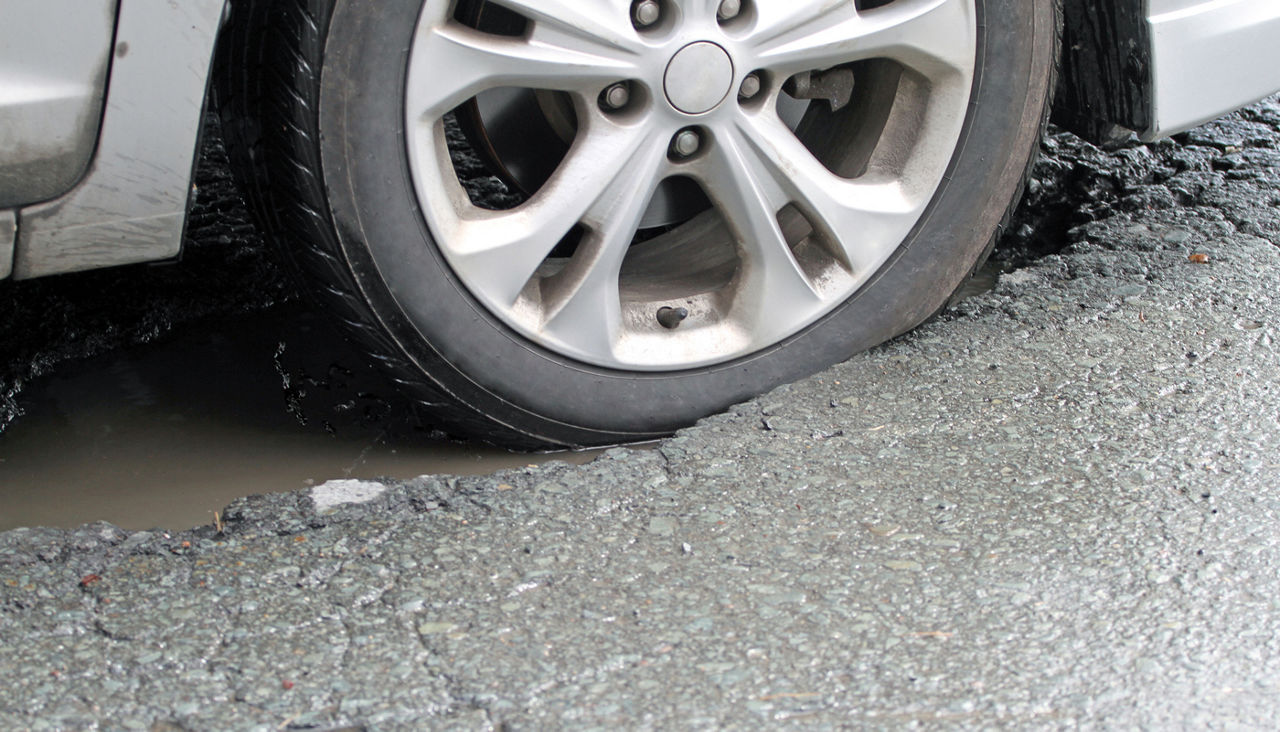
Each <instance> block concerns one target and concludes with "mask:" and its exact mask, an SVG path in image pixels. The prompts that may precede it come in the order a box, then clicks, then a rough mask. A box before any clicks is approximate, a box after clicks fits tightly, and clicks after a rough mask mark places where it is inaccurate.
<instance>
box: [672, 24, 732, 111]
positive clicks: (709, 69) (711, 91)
mask: <svg viewBox="0 0 1280 732" xmlns="http://www.w3.org/2000/svg"><path fill="white" fill-rule="evenodd" d="M663 85H664V86H665V88H666V92H667V100H668V101H670V102H671V106H673V107H675V108H676V109H678V110H680V111H681V112H684V113H685V114H705V113H707V112H710V111H711V110H713V109H715V108H716V107H718V106H720V103H721V102H723V101H724V100H725V97H727V96H729V91H730V90H731V89H732V88H733V59H731V58H729V52H728V51H726V50H724V49H723V48H721V47H719V46H717V45H716V44H714V43H710V42H708V41H699V42H698V43H690V44H689V45H687V46H685V47H684V48H682V49H680V51H679V52H678V53H676V55H675V56H674V57H672V59H671V63H670V64H668V65H667V76H666V79H665V80H664V83H663Z"/></svg>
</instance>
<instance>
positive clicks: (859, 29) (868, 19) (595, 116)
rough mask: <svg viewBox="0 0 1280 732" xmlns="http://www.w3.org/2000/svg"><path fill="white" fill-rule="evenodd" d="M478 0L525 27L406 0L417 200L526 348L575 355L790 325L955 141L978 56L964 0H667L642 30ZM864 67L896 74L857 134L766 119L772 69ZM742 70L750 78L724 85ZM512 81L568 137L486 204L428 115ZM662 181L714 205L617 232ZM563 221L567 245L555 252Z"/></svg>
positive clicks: (835, 299) (915, 199) (609, 361)
mask: <svg viewBox="0 0 1280 732" xmlns="http://www.w3.org/2000/svg"><path fill="white" fill-rule="evenodd" d="M488 1H489V2H492V3H494V4H496V5H499V6H501V7H503V8H505V9H507V10H509V11H512V12H514V13H516V14H518V15H519V16H522V17H523V18H524V19H525V20H526V21H528V25H527V28H526V29H525V32H524V33H523V34H522V35H519V36H509V35H497V34H490V33H485V32H482V31H480V30H477V29H475V28H472V27H468V26H466V25H463V24H462V23H460V22H459V21H457V20H455V18H454V13H453V9H454V1H453V0H426V2H425V4H424V7H423V10H422V13H421V16H420V20H419V24H418V28H417V30H416V35H415V40H414V44H413V48H412V51H411V55H410V60H409V68H408V78H407V89H406V104H405V113H406V116H407V123H408V125H407V128H406V129H407V130H408V131H409V134H408V140H407V144H408V154H409V161H410V169H411V173H412V177H413V181H414V185H415V187H416V192H417V196H418V200H419V202H420V204H421V206H422V210H423V213H424V215H425V217H426V220H427V223H428V225H429V227H430V228H431V231H432V233H433V235H434V237H435V240H436V241H437V242H438V245H439V247H440V248H441V250H442V252H443V254H444V256H445V258H446V259H447V261H448V262H449V264H450V266H451V267H452V269H453V270H454V272H455V274H456V275H457V276H458V278H459V279H460V280H461V282H462V283H464V284H465V286H466V287H467V289H468V290H469V292H470V293H471V295H472V296H473V297H475V298H476V299H477V300H478V301H480V302H481V303H482V304H483V305H484V306H485V307H486V308H487V309H489V310H490V311H491V312H492V313H493V314H494V315H496V316H497V317H498V318H500V319H501V320H502V321H503V322H505V323H506V324H507V325H509V326H511V327H512V328H514V329H516V330H517V331H518V332H520V333H522V334H523V335H524V336H526V337H528V338H529V339H530V340H532V341H533V342H534V343H536V344H538V345H540V346H542V347H544V348H547V349H549V350H551V351H554V352H558V353H560V354H563V355H566V356H569V357H571V358H575V359H578V360H581V361H583V362H586V363H590V364H594V365H598V366H603V367H610V368H618V369H623V370H630V371H668V370H678V369H686V368H694V367H698V366H706V365H711V364H715V363H721V362H725V361H728V360H731V359H735V358H739V357H742V356H745V355H748V354H751V353H754V352H756V351H759V350H761V349H764V348H767V347H769V346H772V345H774V344H776V343H778V342H779V341H781V340H783V339H785V338H787V337H789V336H791V335H794V334H796V333H797V332H799V331H801V330H802V329H804V328H805V327H806V326H808V325H811V324H812V323H814V322H815V321H817V320H818V319H819V318H821V317H822V316H823V315H825V314H827V313H829V312H831V311H832V310H833V309H834V308H835V307H837V306H838V305H839V304H840V303H842V302H844V301H846V300H847V299H848V298H849V297H850V296H851V295H852V294H853V293H854V292H855V291H857V290H858V288H860V287H861V286H862V285H863V284H865V283H866V282H867V281H868V279H869V278H870V277H871V276H872V275H873V274H874V273H875V272H876V271H877V270H878V269H879V268H880V267H881V266H882V265H883V264H884V263H885V262H886V261H888V259H889V257H890V256H891V255H892V254H893V253H894V252H895V251H896V250H897V249H898V247H899V245H900V244H901V243H902V242H903V240H904V239H905V238H906V237H907V235H908V234H909V233H910V232H911V230H912V229H913V228H914V227H915V226H916V225H917V223H919V221H920V219H921V217H922V215H923V214H924V211H925V209H926V207H927V206H928V204H929V201H930V200H931V198H932V197H933V195H934V193H935V192H936V191H937V189H938V186H939V185H940V183H941V182H942V180H943V176H944V175H945V173H946V170H947V166H948V164H949V162H950V160H951V158H952V156H953V154H954V152H955V150H956V147H957V145H958V144H959V140H960V135H961V131H962V128H963V125H964V121H965V117H966V113H967V107H968V104H969V98H970V90H971V85H972V82H973V75H974V66H975V58H976V53H977V26H976V11H975V7H974V0H890V2H888V3H887V4H884V3H881V4H880V6H879V7H875V8H874V9H869V10H858V9H857V6H856V5H855V3H854V2H852V0H787V2H779V1H777V0H749V1H747V2H744V3H743V9H742V11H741V12H740V13H739V14H738V15H737V16H736V17H734V18H732V19H730V20H728V21H724V20H721V19H720V18H718V17H717V13H718V10H719V9H720V6H721V2H720V0H685V1H683V2H670V1H669V2H666V3H663V4H662V7H663V13H664V16H663V17H662V18H660V19H659V20H658V21H655V23H654V24H652V25H650V26H645V27H637V25H636V24H635V20H634V13H633V9H632V3H631V0H488ZM875 60H885V61H887V62H891V63H892V64H893V65H894V67H895V68H897V69H898V76H897V77H896V79H897V80H896V82H895V84H894V86H893V89H892V92H891V93H890V94H889V95H888V96H887V97H886V96H885V95H883V94H881V95H878V96H879V102H878V103H880V104H882V105H885V109H884V112H883V115H882V117H881V124H880V125H872V126H871V127H870V129H869V130H864V132H863V136H864V137H867V138H868V139H858V133H856V131H855V132H854V133H850V134H849V135H846V136H845V137H847V138H848V139H841V140H839V141H838V142H837V143H830V145H832V146H834V147H836V148H839V149H838V150H836V151H835V152H828V151H826V150H823V149H819V148H821V145H818V146H817V147H815V145H813V144H807V143H806V141H805V140H803V139H802V138H801V136H799V135H798V133H797V131H795V130H793V128H792V127H791V126H789V125H788V124H787V123H785V122H784V121H783V117H782V116H781V115H780V114H779V107H780V105H782V106H785V105H784V104H783V102H785V101H786V99H785V95H784V91H783V87H784V85H785V84H786V82H787V81H788V79H791V78H792V77H794V76H795V75H797V74H804V73H805V72H821V71H824V70H827V69H832V68H834V67H846V66H848V65H854V64H857V63H861V62H873V63H876V62H877V61H875ZM879 63H884V62H879ZM752 75H754V76H755V77H756V78H758V79H759V80H760V81H761V82H762V88H761V90H760V92H758V93H757V94H755V95H752V96H750V97H749V98H744V97H741V96H740V95H739V93H738V90H739V89H741V88H742V84H743V81H744V80H746V79H747V77H748V76H752ZM619 82H628V83H629V85H630V88H631V89H632V93H631V95H630V97H631V98H630V101H629V103H628V104H627V105H626V106H625V107H624V108H622V109H613V108H610V107H609V106H608V105H603V104H601V103H600V100H601V95H602V93H603V92H604V91H605V90H606V89H610V88H612V87H613V86H614V85H616V84H618V83H619ZM513 87H514V88H527V89H536V90H540V91H553V92H560V93H564V94H566V95H567V96H568V97H569V98H570V99H571V100H572V106H573V110H574V112H575V114H576V117H577V120H576V124H577V128H576V136H575V138H574V139H573V142H572V145H571V147H570V149H569V152H568V153H567V155H566V156H565V158H564V160H563V161H562V162H561V164H560V166H559V167H558V168H557V169H556V171H555V173H554V174H553V175H552V176H551V178H550V180H548V181H547V182H546V183H545V184H544V185H542V187H541V188H540V189H538V190H537V191H536V192H534V193H533V195H532V196H531V197H530V198H529V200H528V201H527V202H525V203H523V204H521V205H519V206H517V207H515V208H513V209H510V210H505V211H494V210H488V209H485V208H481V207H480V206H477V205H476V204H475V203H473V202H472V200H471V198H470V197H469V196H468V194H467V192H466V190H465V189H464V188H463V186H462V184H461V182H460V181H459V180H458V177H457V174H456V172H455V168H454V166H453V162H452V160H451V153H450V149H449V145H448V142H447V131H446V118H447V117H448V116H449V115H450V114H451V113H452V112H454V111H455V110H456V109H458V108H459V107H460V106H461V105H463V104H465V103H467V102H468V101H469V100H471V99H473V98H475V97H476V96H477V95H478V94H480V93H482V92H485V91H487V90H492V89H503V88H513ZM854 95H855V96H854V98H853V101H852V105H851V106H853V107H855V108H856V107H857V106H858V105H867V104H872V103H873V100H871V99H864V98H863V96H862V94H861V86H859V87H858V88H856V89H855V91H854ZM869 96H877V95H874V94H872V95H869ZM813 104H819V103H818V102H814V103H813ZM688 133H693V134H695V135H696V136H697V140H696V142H697V145H696V147H694V146H693V142H694V141H693V139H692V138H691V137H689V136H688ZM677 141H679V147H681V149H680V150H678V151H677V149H676V148H677V147H678V145H677ZM689 150H692V152H689ZM848 150H855V151H860V152H859V153H858V155H859V156H860V157H858V156H853V157H854V158H857V160H858V162H857V164H856V165H853V166H849V165H843V164H841V163H840V162H839V161H840V160H842V159H843V158H842V157H841V156H842V155H844V154H845V153H844V152H842V151H848ZM851 159H852V158H851ZM673 177H683V178H687V179H691V180H693V181H695V182H696V183H697V184H699V185H700V186H701V187H702V188H703V190H704V191H705V192H706V194H707V196H708V198H709V199H710V200H711V201H712V203H713V206H714V208H713V210H712V211H708V212H706V213H705V214H703V215H700V216H697V217H695V218H693V219H691V220H689V221H687V222H685V223H684V224H682V225H680V226H677V227H675V228H674V229H672V230H671V231H667V232H662V233H659V234H658V235H657V236H653V237H648V236H637V230H638V229H639V227H640V223H641V221H642V219H643V218H644V215H645V212H646V209H647V207H648V204H649V201H650V199H651V198H652V197H653V195H654V193H655V191H657V190H658V187H659V185H660V184H661V183H662V181H664V180H667V179H669V178H673ZM575 231H577V232H581V236H580V240H578V241H577V243H576V246H575V247H574V248H573V251H572V254H571V255H570V256H562V255H561V254H559V252H562V250H563V249H564V242H565V241H566V240H567V237H570V235H571V234H573V232H575ZM672 311H678V312H680V313H682V315H681V317H679V318H674V319H673V318H672V317H670V314H671V312H672Z"/></svg>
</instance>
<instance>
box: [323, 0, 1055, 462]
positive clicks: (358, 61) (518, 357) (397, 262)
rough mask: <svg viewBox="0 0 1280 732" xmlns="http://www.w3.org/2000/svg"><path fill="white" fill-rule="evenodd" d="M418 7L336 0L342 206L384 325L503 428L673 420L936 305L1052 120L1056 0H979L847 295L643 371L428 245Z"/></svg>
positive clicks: (536, 431)
mask: <svg viewBox="0 0 1280 732" xmlns="http://www.w3.org/2000/svg"><path fill="white" fill-rule="evenodd" d="M420 7H421V0H334V3H333V8H332V15H331V17H330V22H329V26H328V27H329V32H328V37H327V39H326V42H325V46H324V58H323V59H320V62H321V64H322V74H321V97H320V99H321V104H320V113H319V120H318V122H319V132H320V149H321V153H322V160H323V173H324V179H325V184H326V188H327V191H328V197H329V202H330V215H331V217H332V223H333V226H334V229H335V231H336V233H337V238H338V242H339V245H340V247H341V250H342V254H343V256H345V258H346V260H347V264H348V266H349V267H350V269H351V271H352V273H353V275H354V277H355V280H356V282H357V284H358V286H359V288H360V290H361V292H360V295H361V296H362V297H363V298H364V299H365V300H366V301H367V302H368V304H369V306H370V311H371V312H372V313H373V314H374V316H375V317H376V319H377V320H378V322H377V323H376V326H377V327H379V328H381V329H383V330H385V331H386V332H387V333H388V334H389V335H390V336H391V337H392V338H394V340H395V341H396V342H397V344H398V346H399V348H400V349H401V350H402V351H403V354H404V355H405V356H406V357H407V358H408V359H409V361H410V362H411V363H412V365H413V367H414V368H415V369H416V370H417V371H418V372H419V374H420V377H421V378H422V379H425V380H428V381H429V383H431V384H432V386H433V388H434V389H437V390H442V391H444V392H445V393H447V394H448V395H450V396H451V397H452V398H454V399H457V400H459V401H462V402H463V403H465V404H467V405H468V406H470V407H471V408H473V409H475V410H478V411H480V412H482V413H484V414H487V415H490V417H491V418H495V419H496V420H497V421H499V422H500V423H501V424H503V425H504V426H505V427H507V428H508V429H512V430H515V431H517V432H519V433H521V434H523V435H527V436H529V437H533V438H535V439H538V440H543V441H547V442H552V443H558V444H601V443H608V442H620V441H627V440H635V439H644V438H648V437H652V436H657V435H661V434H665V433H669V432H670V431H672V430H674V429H676V428H679V427H681V426H684V425H687V424H690V423H692V422H694V421H695V420H697V419H698V418H700V417H702V416H705V415H707V414H710V413H713V412H716V411H719V410H722V409H723V408H725V407H727V406H730V405H732V404H734V403H737V402H740V401H743V400H745V399H748V398H750V397H752V396H754V395H756V394H759V393H762V392H765V391H768V390H770V389H772V388H774V387H776V386H778V385H781V384H784V383H788V382H791V381H795V380H797V379H800V378H803V377H805V376H808V375H811V374H812V373H814V372H816V371H818V370H821V369H823V368H825V367H827V366H829V365H831V364H834V363H837V362H840V361H843V360H846V359H848V358H849V357H850V356H852V355H854V354H855V353H857V352H859V351H861V350H865V349H866V348H869V347H871V346H874V345H877V344H879V343H881V342H883V341H885V340H888V339H890V338H892V337H894V336H896V335H898V334H900V333H903V332H905V331H907V330H909V329H911V328H913V327H915V326H916V325H919V324H920V323H921V322H923V321H924V320H926V319H927V318H929V317H930V316H931V315H933V314H934V313H936V312H937V311H938V310H939V309H940V308H941V307H942V306H943V305H944V304H945V302H946V300H947V298H948V297H949V296H950V295H951V293H952V292H953V291H954V290H955V289H956V287H957V286H958V285H959V284H960V283H961V282H963V280H964V279H965V277H966V276H967V275H969V274H970V273H971V272H972V269H973V267H974V266H975V264H976V262H977V261H978V260H979V259H980V258H981V257H982V255H983V254H984V253H985V252H986V250H987V247H988V243H989V242H990V241H991V237H992V234H993V232H994V231H995V230H996V229H997V227H998V226H999V225H1000V223H1001V221H1002V219H1003V218H1004V216H1005V214H1006V211H1007V209H1008V208H1009V204H1010V201H1011V200H1012V199H1013V197H1014V196H1015V195H1016V194H1017V193H1018V192H1019V190H1020V187H1021V184H1022V182H1023V178H1024V174H1025V171H1026V166H1027V161H1028V159H1029V158H1030V156H1031V155H1032V153H1033V151H1034V149H1035V146H1036V144H1037V143H1038V140H1039V137H1040V132H1041V129H1042V125H1043V119H1044V116H1045V110H1046V107H1047V103H1048V96H1049V87H1050V81H1051V79H1052V72H1053V67H1054V63H1055V58H1054V51H1055V48H1056V43H1055V39H1056V33H1057V27H1056V26H1057V18H1056V14H1055V10H1054V0H977V7H978V25H979V56H978V73H977V75H976V77H975V81H974V88H973V96H972V98H971V101H970V107H969V109H970V112H969V116H968V119H967V121H966V124H965V129H964V132H963V133H962V136H961V142H960V145H959V147H958V148H957V152H956V154H955V155H954V157H953V160H952V162H951V166H950V168H949V170H948V173H947V176H946V178H945V179H944V181H943V183H942V185H941V186H940V188H939V190H938V192H937V193H936V194H935V196H934V199H933V201H932V202H931V204H930V206H929V208H928V210H927V211H926V213H925V215H924V217H923V218H922V219H921V221H920V222H919V224H918V225H917V226H916V228H915V229H914V230H913V232H912V233H911V235H909V236H908V238H907V239H906V240H905V242H904V243H903V245H902V246H901V247H900V248H899V249H898V250H897V252H895V254H894V256H893V257H892V258H891V259H890V260H889V261H888V262H887V263H886V264H885V265H884V266H883V267H882V268H881V269H880V270H879V272H877V274H876V275H875V276H874V277H873V278H872V279H871V280H870V281H869V282H868V283H867V284H866V285H865V286H863V287H862V288H861V289H860V290H859V291H858V292H857V293H855V294H854V295H853V296H852V297H850V298H849V300H847V301H846V302H845V303H843V304H842V305H841V306H839V307H838V308H837V309H835V310H834V311H833V312H831V313H830V314H828V315H827V316H826V317H824V318H823V319H821V320H820V321H819V322H817V323H815V324H814V325H811V326H810V327H808V328H807V329H805V330H804V331H802V332H801V333H799V334H797V335H795V336H793V337H791V338H789V339H787V340H785V341H783V342H781V343H779V344H777V345H775V346H774V347H771V348H769V349H767V350H764V351H760V352H758V353H756V354H753V355H751V356H749V357H746V358H742V359H739V360H737V361H734V362H731V363H726V364H721V365H717V366H713V367H707V368H700V369H694V370H688V371H680V372H671V373H635V372H620V371H613V370H608V369H603V368H598V367H594V366H590V365H587V364H583V363H581V362H577V361H574V360H572V359H569V358H567V357H564V356H561V355H559V354H556V353H553V352H550V351H548V350H546V349H543V348H540V347H538V346H537V345H535V344H533V343H532V342H530V341H529V340H527V339H526V338H524V337H523V336H521V335H519V334H518V333H516V332H515V331H514V330H512V329H511V328H509V327H507V326H506V325H505V324H504V323H502V322H501V321H500V320H498V319H497V318H496V317H495V316H493V315H492V314H491V313H489V312H488V311H487V310H486V309H485V308H484V306H482V305H481V304H480V303H479V302H478V301H477V300H476V299H475V298H473V297H472V296H471V295H470V293H469V292H468V291H467V289H466V287H465V286H464V285H463V284H462V282H461V281H460V280H459V279H458V278H457V277H456V276H455V275H454V273H453V271H452V270H451V269H450V267H449V265H448V263H447V262H446V260H445V259H444V257H443V255H442V253H441V252H440V250H439V248H438V247H437V246H436V245H435V242H434V239H433V237H432V234H431V232H430V230H429V228H428V225H427V223H426V220H425V218H424V216H423V212H422V209H421V207H420V206H419V204H418V201H417V198H416V193H415V188H414V185H413V179H412V174H411V171H410V167H409V162H408V155H407V148H406V144H407V143H406V134H405V114H404V108H403V98H404V88H405V76H406V69H407V66H408V59H409V52H410V48H411V43H412V38H413V33H414V30H415V28H416V26H417V20H418V15H419V12H420ZM409 381H410V382H411V381H412V380H409ZM409 385H410V387H411V383H410V384H409Z"/></svg>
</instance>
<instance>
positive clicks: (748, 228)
mask: <svg viewBox="0 0 1280 732" xmlns="http://www.w3.org/2000/svg"><path fill="white" fill-rule="evenodd" d="M699 178H700V180H701V182H702V184H703V186H704V187H705V188H706V189H707V193H708V194H709V195H710V197H711V199H712V200H713V201H714V202H715V203H716V205H717V206H718V207H719V208H720V211H721V213H722V214H723V215H724V217H725V219H726V221H728V223H729V226H730V228H731V229H732V230H733V232H734V234H735V236H736V237H737V239H738V244H739V246H740V247H741V250H742V253H743V256H744V259H745V273H744V280H743V284H742V287H741V288H740V297H741V298H746V300H745V301H743V302H740V306H746V307H747V308H748V310H751V311H754V312H752V313H751V317H752V318H757V319H759V318H770V319H780V320H786V319H789V318H791V317H792V316H794V315H795V311H797V310H801V311H804V310H810V309H812V308H813V307H814V306H816V305H817V304H819V303H820V302H821V299H822V298H821V295H819V294H818V292H817V291H816V290H815V289H814V286H813V283H811V282H810V281H809V278H808V277H807V276H806V275H805V273H804V271H803V270H801V269H800V265H799V264H798V263H797V262H796V260H795V257H794V255H793V254H792V252H791V247H790V245H789V244H788V243H787V240H786V237H785V236H784V234H783V232H782V227H781V225H780V224H779V223H778V216H777V214H778V211H779V210H781V209H782V208H783V207H784V206H786V205H787V204H788V203H789V202H790V200H789V196H788V193H787V190H786V185H787V183H786V180H785V176H780V175H779V174H778V170H777V169H776V167H775V166H773V165H771V164H770V162H769V161H768V160H766V159H765V158H763V157H762V156H761V155H760V154H759V151H758V149H757V147H756V146H754V145H752V144H751V143H749V142H748V141H747V138H746V136H745V135H743V134H742V132H741V131H740V130H727V131H726V132H725V133H724V134H722V135H720V136H719V137H718V138H717V140H716V144H715V145H714V146H713V149H712V150H711V152H710V154H709V155H708V156H707V158H706V160H705V162H704V164H703V166H702V167H701V170H700V172H699Z"/></svg>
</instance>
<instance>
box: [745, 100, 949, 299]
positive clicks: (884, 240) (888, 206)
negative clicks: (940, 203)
mask: <svg viewBox="0 0 1280 732" xmlns="http://www.w3.org/2000/svg"><path fill="white" fill-rule="evenodd" d="M738 134H739V135H740V136H741V137H740V139H741V140H742V145H743V147H744V148H746V149H747V150H748V151H749V152H748V153H747V154H748V155H751V156H752V157H753V158H754V160H755V161H756V162H755V163H754V165H755V167H757V168H758V169H760V170H762V171H765V172H766V173H767V174H768V175H770V176H772V177H773V179H774V180H776V181H778V187H779V188H780V190H781V192H782V196H783V198H784V203H792V204H794V205H795V206H796V207H797V208H799V209H800V211H801V213H803V214H804V215H805V217H806V218H808V219H809V222H810V223H811V224H812V225H813V226H814V228H815V229H817V230H818V233H819V234H820V235H822V237H823V238H824V239H825V240H826V241H828V242H829V243H830V244H831V245H832V246H833V247H834V248H835V251H834V252H832V253H833V254H835V255H836V256H838V257H839V258H840V259H841V260H843V263H844V264H845V265H846V266H847V267H848V268H849V270H850V271H852V272H855V273H859V272H861V273H868V274H869V272H868V270H870V269H872V268H874V267H878V266H879V265H880V264H881V263H882V262H883V261H884V258H885V256H886V255H887V254H888V253H889V252H891V251H892V250H893V249H894V248H896V247H897V246H898V244H899V243H901V241H902V240H903V239H904V238H905V237H906V235H907V234H908V233H910V231H911V229H912V227H913V226H914V225H915V222H916V221H917V220H918V219H919V217H920V214H921V212H922V211H923V208H924V205H925V203H926V201H927V196H924V195H920V194H913V193H912V192H910V191H908V190H907V189H905V188H904V187H903V185H902V183H901V181H900V180H897V179H894V178H892V177H887V176H886V177H885V178H883V179H880V178H878V177H877V175H876V174H875V173H871V174H868V175H867V176H864V177H863V178H859V179H855V180H849V179H845V178H841V177H839V176H837V175H835V174H834V173H832V172H831V171H829V170H827V168H826V167H824V166H823V165H822V164H821V163H820V162H818V160H817V159H816V158H814V157H813V155H812V153H810V152H809V150H808V148H806V147H805V146H804V145H803V144H802V143H801V142H800V141H799V140H798V139H797V138H796V136H795V135H794V134H793V133H792V132H791V130H789V129H788V128H787V127H786V125H785V124H783V123H782V121H781V120H779V119H778V118H777V117H776V116H772V115H757V116H751V117H743V118H742V121H741V122H740V124H739V125H738ZM774 210H777V209H776V208H775V209H774Z"/></svg>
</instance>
